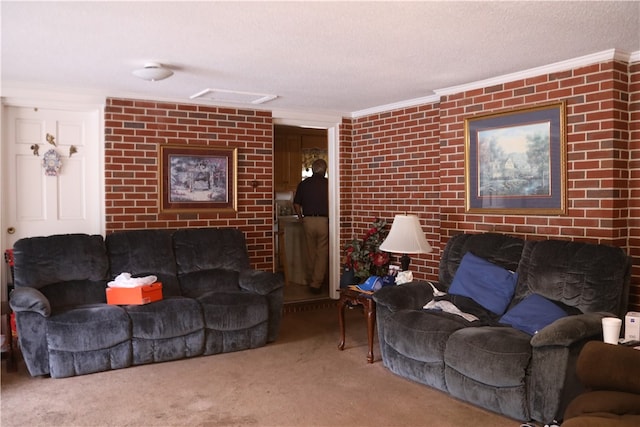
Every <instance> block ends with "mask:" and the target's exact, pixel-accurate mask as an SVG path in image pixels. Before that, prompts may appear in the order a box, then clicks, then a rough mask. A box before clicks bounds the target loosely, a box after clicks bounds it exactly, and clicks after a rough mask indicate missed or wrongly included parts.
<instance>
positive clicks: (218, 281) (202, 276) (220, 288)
mask: <svg viewBox="0 0 640 427" xmlns="http://www.w3.org/2000/svg"><path fill="white" fill-rule="evenodd" d="M239 277H240V273H239V272H237V271H233V270H224V269H218V268H214V269H210V270H200V271H193V272H190V273H185V274H182V275H180V278H179V280H180V289H181V290H182V294H183V295H184V296H186V297H189V298H197V297H199V296H202V295H204V294H206V293H209V292H212V291H213V292H226V291H232V292H233V291H240V286H239V283H238V282H239Z"/></svg>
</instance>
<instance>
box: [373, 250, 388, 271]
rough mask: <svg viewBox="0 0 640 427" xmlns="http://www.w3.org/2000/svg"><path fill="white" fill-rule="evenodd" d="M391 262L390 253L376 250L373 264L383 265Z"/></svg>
mask: <svg viewBox="0 0 640 427" xmlns="http://www.w3.org/2000/svg"><path fill="white" fill-rule="evenodd" d="M388 262H389V254H388V253H386V252H384V253H382V252H376V253H375V254H373V265H375V266H378V267H382V266H383V265H385V264H387V263H388Z"/></svg>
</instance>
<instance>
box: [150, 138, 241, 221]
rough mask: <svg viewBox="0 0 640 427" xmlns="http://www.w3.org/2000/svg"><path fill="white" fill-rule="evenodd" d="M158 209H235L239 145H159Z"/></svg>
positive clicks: (162, 210)
mask: <svg viewBox="0 0 640 427" xmlns="http://www.w3.org/2000/svg"><path fill="white" fill-rule="evenodd" d="M158 164H159V165H160V171H159V179H160V185H159V188H160V211H161V212H204V211H209V212H211V211H218V212H232V211H236V210H237V198H238V197H237V188H238V184H237V182H238V181H237V179H238V149H237V148H227V147H200V146H198V147H196V146H189V145H161V146H160V150H159V159H158Z"/></svg>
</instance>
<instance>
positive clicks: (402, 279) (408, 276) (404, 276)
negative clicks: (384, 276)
mask: <svg viewBox="0 0 640 427" xmlns="http://www.w3.org/2000/svg"><path fill="white" fill-rule="evenodd" d="M410 282H413V273H412V272H410V271H401V272H400V273H398V275H397V276H396V285H402V284H403V283H410Z"/></svg>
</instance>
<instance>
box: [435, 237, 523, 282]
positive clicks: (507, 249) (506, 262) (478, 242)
mask: <svg viewBox="0 0 640 427" xmlns="http://www.w3.org/2000/svg"><path fill="white" fill-rule="evenodd" d="M523 247H524V240H522V239H519V238H517V237H512V236H507V235H504V234H498V233H484V234H458V235H455V236H453V237H452V238H451V239H449V241H448V242H447V245H446V246H445V248H444V251H443V252H442V257H441V258H440V269H439V280H438V281H439V284H440V287H441V288H442V289H444V290H448V289H449V287H450V286H451V283H452V282H453V278H454V277H455V274H456V272H457V270H458V267H459V266H460V262H461V261H462V258H463V257H464V255H465V254H466V253H467V252H471V253H472V254H474V255H476V256H477V257H480V258H483V259H485V260H487V261H489V262H491V263H492V264H496V265H498V266H501V267H503V268H505V269H507V270H511V271H516V270H517V268H518V263H519V261H520V256H521V254H522V249H523Z"/></svg>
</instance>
